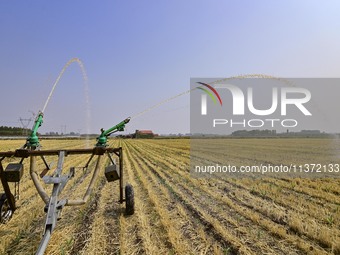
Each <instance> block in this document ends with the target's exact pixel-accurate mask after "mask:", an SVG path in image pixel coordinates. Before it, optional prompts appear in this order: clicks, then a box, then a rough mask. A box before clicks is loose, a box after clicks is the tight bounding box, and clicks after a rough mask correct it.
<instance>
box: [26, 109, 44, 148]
mask: <svg viewBox="0 0 340 255" xmlns="http://www.w3.org/2000/svg"><path fill="white" fill-rule="evenodd" d="M43 116H44V114H43V113H42V112H41V111H39V113H38V116H37V118H36V119H35V122H34V125H33V128H32V132H31V135H30V136H29V137H27V140H26V144H25V145H24V148H26V147H27V148H29V149H33V150H34V149H36V148H39V147H40V143H39V138H38V135H37V132H38V128H39V127H40V126H41V124H42V123H43Z"/></svg>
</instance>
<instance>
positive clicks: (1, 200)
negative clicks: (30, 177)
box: [0, 194, 14, 224]
mask: <svg viewBox="0 0 340 255" xmlns="http://www.w3.org/2000/svg"><path fill="white" fill-rule="evenodd" d="M11 196H12V198H13V200H14V196H13V195H12V194H11ZM4 206H6V207H7V208H8V209H7V211H10V216H9V218H8V219H7V220H5V219H3V212H2V209H3V207H4ZM12 216H13V211H12V210H11V209H9V204H8V200H7V197H6V194H1V196H0V223H2V224H6V223H7V222H8V221H9V220H10V219H11V218H12Z"/></svg>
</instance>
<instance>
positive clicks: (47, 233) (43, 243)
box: [35, 229, 51, 255]
mask: <svg viewBox="0 0 340 255" xmlns="http://www.w3.org/2000/svg"><path fill="white" fill-rule="evenodd" d="M50 238H51V230H50V229H47V230H46V231H45V233H44V236H43V239H42V240H41V242H40V245H39V248H38V250H37V252H36V254H35V255H44V253H45V250H46V248H47V245H48V241H49V240H50Z"/></svg>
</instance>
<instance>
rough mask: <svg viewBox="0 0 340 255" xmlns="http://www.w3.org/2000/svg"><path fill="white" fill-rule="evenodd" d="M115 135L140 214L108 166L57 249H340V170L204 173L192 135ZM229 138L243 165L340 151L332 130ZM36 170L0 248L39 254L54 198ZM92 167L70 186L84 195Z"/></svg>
mask: <svg viewBox="0 0 340 255" xmlns="http://www.w3.org/2000/svg"><path fill="white" fill-rule="evenodd" d="M336 142H337V141H336ZM23 143H24V141H0V144H1V147H0V148H1V151H7V150H13V149H16V148H19V147H20V146H21V145H22V144H23ZM41 143H42V145H43V146H44V147H43V149H52V148H53V149H60V148H79V147H83V146H84V142H82V141H77V140H55V141H51V140H45V141H44V140H43V141H42V142H41ZM91 143H94V142H93V141H91ZM110 143H111V145H112V146H122V147H123V149H124V167H125V181H126V182H127V183H130V184H132V185H133V187H134V190H135V214H134V215H132V216H127V215H125V214H124V205H121V204H119V203H118V202H117V200H118V183H117V182H114V183H107V182H106V180H105V177H104V175H103V174H101V176H100V178H99V180H98V182H97V184H96V190H95V194H93V196H91V199H90V201H89V202H88V203H87V204H86V205H83V206H80V207H65V209H64V210H63V215H62V219H61V220H60V221H59V222H58V224H57V227H56V229H55V231H54V233H53V235H52V239H51V241H50V243H49V246H48V248H47V254H285V255H286V254H315V255H320V254H336V255H339V254H340V196H339V195H340V181H339V179H301V178H299V179H285V178H281V179H274V178H265V179H250V178H240V179H229V178H210V179H204V178H202V179H195V178H192V177H191V176H190V172H189V164H190V141H189V139H155V140H112V141H111V142H110ZM228 143H230V147H231V148H233V150H232V151H231V152H230V155H229V157H230V160H231V161H232V162H233V163H234V164H239V163H240V162H243V163H244V162H247V163H251V161H252V160H253V159H254V158H255V157H256V158H257V160H259V161H263V162H268V161H270V162H271V163H273V164H280V163H286V162H288V161H293V162H308V160H313V162H320V163H321V162H325V161H327V158H326V156H325V155H324V154H325V153H326V152H327V150H331V152H332V153H333V154H334V155H333V154H332V155H333V156H332V157H336V155H337V154H340V153H339V151H338V150H336V149H335V148H336V147H338V146H335V147H334V143H335V142H334V141H333V140H331V139H299V141H297V139H243V140H242V141H241V140H240V139H229V140H228ZM335 145H337V144H335ZM254 152H256V153H257V154H256V155H254ZM288 152H291V153H288ZM261 155H262V156H261ZM283 155H286V156H283ZM207 157H211V158H213V157H214V155H209V154H207ZM87 158H88V156H78V157H74V156H68V157H67V158H66V160H65V164H64V167H65V169H67V170H68V169H69V168H70V167H71V166H83V165H84V164H85V163H86V161H87ZM50 160H52V158H49V161H50ZM337 160H338V161H339V158H338V159H337ZM38 162H39V164H40V165H41V166H42V164H43V163H42V161H41V160H39V161H38ZM6 163H7V161H5V165H6ZM102 164H103V167H104V166H105V165H107V164H108V160H103V161H102ZM28 169H29V164H28V161H26V164H25V173H24V177H23V179H22V181H21V185H20V190H21V194H20V195H21V197H20V200H19V201H18V202H17V205H18V209H17V211H16V212H15V214H14V215H13V218H12V219H11V221H10V222H8V223H7V224H6V225H4V224H2V225H0V254H34V252H35V251H36V249H37V247H38V245H39V241H40V239H41V233H42V227H43V224H44V211H43V207H44V205H43V202H42V201H41V199H40V198H39V197H38V195H37V193H36V191H35V189H34V187H33V183H32V182H31V181H30V179H29V178H30V177H29V173H28ZM89 176H90V173H89V172H83V171H77V173H76V175H75V177H74V178H73V179H71V180H70V181H69V183H68V184H67V186H66V188H65V190H64V191H63V193H62V194H64V195H65V196H71V197H72V198H78V197H81V196H82V195H83V193H84V192H85V189H86V187H87V185H88V183H89V181H90V180H89V179H90V178H88V177H89ZM84 177H85V178H84ZM1 188H2V187H0V192H1Z"/></svg>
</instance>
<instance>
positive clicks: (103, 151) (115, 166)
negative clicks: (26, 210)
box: [0, 112, 134, 254]
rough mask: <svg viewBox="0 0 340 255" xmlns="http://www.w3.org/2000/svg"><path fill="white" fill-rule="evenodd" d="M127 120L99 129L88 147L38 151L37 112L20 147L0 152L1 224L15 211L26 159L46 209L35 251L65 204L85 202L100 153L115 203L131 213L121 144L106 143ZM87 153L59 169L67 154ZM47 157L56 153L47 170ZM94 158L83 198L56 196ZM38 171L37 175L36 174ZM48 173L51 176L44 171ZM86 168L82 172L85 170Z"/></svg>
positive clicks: (39, 119) (46, 239)
mask: <svg viewBox="0 0 340 255" xmlns="http://www.w3.org/2000/svg"><path fill="white" fill-rule="evenodd" d="M129 121H130V118H127V119H125V120H123V121H122V122H120V123H119V124H117V125H115V126H113V127H111V128H110V129H108V130H103V129H102V130H101V134H100V135H99V136H98V137H97V143H96V145H95V146H94V147H93V148H90V149H60V150H42V149H41V146H40V143H39V138H38V136H37V134H38V133H37V132H38V128H39V127H40V126H41V125H42V123H43V112H39V114H38V115H37V117H36V119H35V123H34V125H33V128H32V132H31V134H30V135H29V136H28V138H27V141H26V143H25V144H24V146H22V147H21V148H20V149H17V150H15V151H8V152H0V179H1V183H2V186H3V190H4V192H5V193H3V194H0V221H1V223H3V224H5V223H6V222H8V221H9V220H10V219H11V217H12V215H13V213H14V211H15V210H16V200H17V199H19V183H20V180H21V178H22V176H23V172H24V161H25V159H29V172H30V176H31V179H32V181H33V183H34V186H35V188H36V190H37V192H38V194H39V196H40V197H41V199H42V200H43V201H44V203H45V207H44V208H43V209H44V211H45V212H46V221H45V226H44V230H43V237H42V240H41V242H40V245H39V248H38V250H37V252H36V254H44V252H45V250H46V248H47V245H48V242H49V240H50V238H51V234H52V232H53V230H54V228H55V226H56V223H57V220H59V219H60V217H61V211H62V209H63V208H64V207H65V206H79V205H83V204H85V203H86V202H87V201H88V199H89V197H90V195H91V193H92V191H93V187H94V184H95V183H96V180H97V179H98V175H99V172H100V171H101V159H102V157H103V156H105V155H106V156H107V157H108V158H109V161H110V164H109V166H107V167H106V168H105V171H104V174H105V177H106V179H107V181H108V182H113V181H119V202H120V203H124V202H125V204H126V214H128V215H131V214H133V213H134V192H133V187H132V186H131V185H129V184H127V185H126V186H125V188H124V178H123V176H124V175H123V173H124V172H123V150H122V147H119V148H111V147H109V146H108V145H107V139H108V137H109V136H110V135H111V134H113V133H115V132H118V131H124V128H125V125H126V124H127V123H128V122H129ZM80 154H88V155H89V159H88V161H87V162H86V164H85V166H83V167H76V166H75V167H71V168H70V169H69V171H68V173H65V172H66V171H63V170H64V169H63V164H64V160H65V159H66V158H67V156H69V155H80ZM47 156H57V157H58V161H57V166H56V168H55V169H53V171H52V169H51V164H48V162H47V158H46V157H47ZM5 158H12V159H15V160H17V163H9V164H7V166H6V168H4V165H3V160H4V159H5ZM39 159H41V160H42V161H43V164H42V165H43V169H38V167H37V160H39ZM92 160H96V163H95V164H94V165H95V166H94V170H93V173H92V178H91V181H90V183H89V185H88V187H87V190H86V192H85V194H84V196H83V199H77V200H72V199H68V198H65V199H60V198H59V195H60V194H61V192H62V191H63V189H64V188H65V186H66V184H67V182H68V181H69V180H70V179H71V178H72V177H74V174H75V171H76V170H78V169H83V170H88V168H89V166H90V162H91V161H92ZM39 172H40V174H39V175H38V173H39ZM50 172H52V174H51V175H48V173H50ZM86 172H87V171H83V173H86ZM10 182H11V183H14V185H11V186H14V192H12V191H11V189H10V185H9V183H10ZM42 182H44V183H45V184H50V185H52V186H53V188H52V193H51V195H48V193H47V192H46V190H45V189H44V187H43V185H42Z"/></svg>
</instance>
